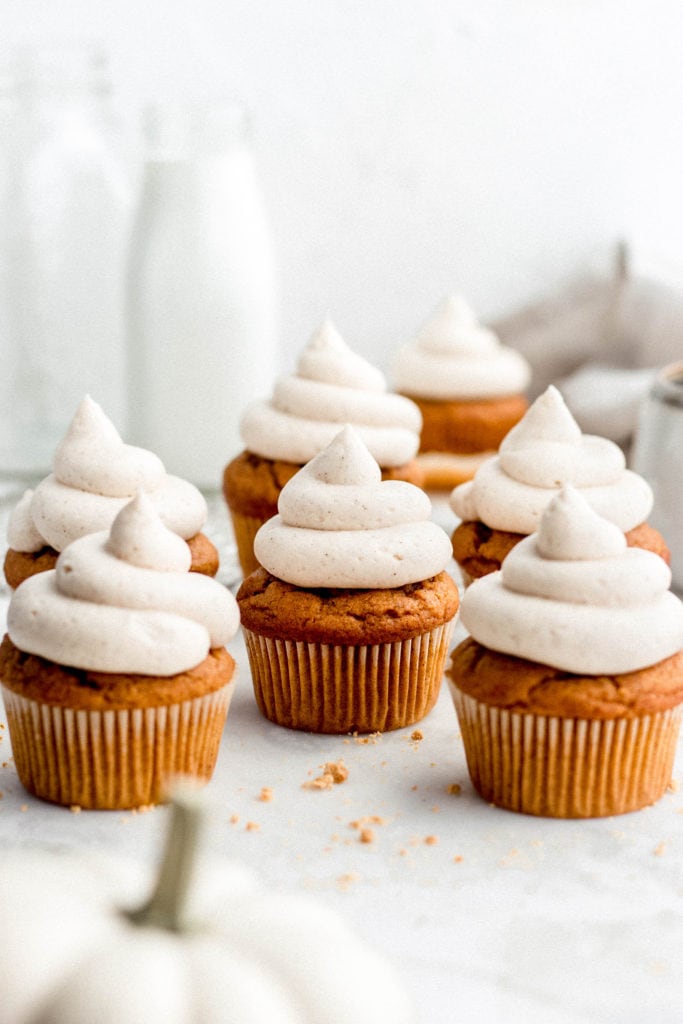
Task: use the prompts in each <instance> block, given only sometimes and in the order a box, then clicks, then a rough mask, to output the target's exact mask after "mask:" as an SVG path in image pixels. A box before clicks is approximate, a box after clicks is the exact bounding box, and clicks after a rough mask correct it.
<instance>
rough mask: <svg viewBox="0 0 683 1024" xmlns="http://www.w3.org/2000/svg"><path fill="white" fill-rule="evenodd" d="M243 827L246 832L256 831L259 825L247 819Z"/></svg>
mask: <svg viewBox="0 0 683 1024" xmlns="http://www.w3.org/2000/svg"><path fill="white" fill-rule="evenodd" d="M244 828H245V831H246V832H258V830H259V829H260V828H261V826H260V825H259V824H258V822H256V821H248V822H247V824H246V825H245V826H244Z"/></svg>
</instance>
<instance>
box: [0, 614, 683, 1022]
mask: <svg viewBox="0 0 683 1024" xmlns="http://www.w3.org/2000/svg"><path fill="white" fill-rule="evenodd" d="M6 603H7V602H6V599H5V600H4V603H3V605H2V608H1V609H0V611H1V613H2V614H3V615H4V611H5V608H6ZM231 647H232V649H233V653H234V654H235V655H236V657H237V659H238V662H239V665H240V672H239V684H238V688H237V693H236V696H235V700H234V703H233V706H232V708H231V711H230V715H229V718H228V722H227V725H226V729H225V736H224V742H223V745H222V748H221V752H220V757H219V761H218V765H217V769H216V773H215V776H214V778H213V780H212V782H211V783H210V785H209V787H208V788H207V795H208V796H209V797H210V800H211V808H212V813H211V820H210V823H209V828H208V830H207V848H208V852H209V853H214V854H219V855H221V856H225V857H228V858H231V859H234V860H238V861H240V862H242V863H244V864H246V865H248V866H249V867H251V868H252V869H254V870H256V871H257V872H258V873H259V874H260V875H261V876H262V877H263V878H264V879H265V880H266V881H267V883H268V884H269V885H271V886H274V887H282V888H286V889H288V890H293V891H301V892H304V891H305V892H307V893H309V894H310V893H312V894H314V895H315V896H316V897H317V898H318V899H320V900H322V901H324V902H325V903H327V904H329V905H331V906H333V907H335V908H336V909H338V910H339V911H340V912H341V913H343V914H344V915H345V916H346V917H347V918H348V919H349V920H350V921H351V922H352V923H353V925H354V926H355V928H356V929H357V930H358V931H359V932H360V933H362V934H363V935H364V936H365V937H366V939H367V940H368V941H369V942H371V943H372V944H373V945H374V946H375V947H376V948H378V949H380V950H383V951H384V952H385V953H386V955H387V956H389V957H390V958H391V959H392V960H393V961H394V962H396V963H397V964H398V965H399V967H400V969H401V971H402V973H403V976H404V978H405V981H406V984H407V986H408V988H409V991H410V993H411V996H412V998H413V1000H414V1003H415V1008H416V1021H417V1022H418V1024H454V1022H456V1021H457V1022H459V1024H470V1022H471V1024H475V1022H476V1024H482V1022H485V1024H488V1022H501V1024H518V1022H519V1024H522V1022H524V1024H530V1022H531V1024H536V1022H538V1024H570V1022H571V1024H574V1022H576V1024H579V1022H581V1024H598V1022H600V1024H603V1022H614V1024H617V1022H618V1024H642V1022H647V1024H669V1022H671V1024H674V1022H676V1024H678V1022H679V1021H680V1020H681V1019H682V1017H683V977H682V976H681V972H680V956H679V950H680V947H681V943H683V868H682V859H681V853H682V851H683V787H682V788H681V790H680V791H678V790H677V789H676V788H675V785H674V786H673V787H672V789H671V791H670V792H668V793H667V794H666V795H665V796H664V798H663V799H662V800H661V801H660V802H659V804H658V805H656V806H655V807H651V808H647V809H646V810H643V811H640V812H638V813H635V814H630V815H626V816H623V817H619V818H607V819H602V820H593V821H552V820H543V819H535V818H530V817H525V816H522V815H516V814H512V813H509V812H506V811H502V810H498V809H496V808H494V807H490V806H488V805H487V804H485V803H484V802H483V801H481V800H480V799H479V798H478V797H477V795H476V794H475V793H474V792H473V790H472V787H471V785H470V783H469V780H468V777H467V770H466V766H465V758H464V753H463V747H462V742H461V739H460V735H459V730H458V727H457V721H456V717H455V713H454V711H453V708H452V705H451V702H450V697H449V695H448V692H447V690H446V688H445V687H444V689H443V692H442V694H441V697H440V699H439V702H438V704H437V706H436V708H435V709H434V711H433V712H432V713H431V714H430V715H429V716H428V717H427V718H426V719H425V720H424V721H423V722H422V723H421V724H420V726H419V729H420V731H421V733H422V734H423V739H422V740H419V741H417V740H412V739H411V734H412V732H413V729H412V728H408V729H403V730H400V731H398V732H396V733H392V734H385V735H384V736H382V737H381V738H379V739H377V740H376V742H367V743H365V742H358V741H357V740H356V739H354V738H353V737H346V738H345V737H320V736H310V735H306V734H298V733H293V732H289V731H287V730H284V729H280V728H279V727H277V726H274V725H271V724H270V723H268V722H266V721H264V720H263V719H262V718H261V717H260V715H259V713H258V711H257V709H256V706H255V703H254V699H253V695H252V691H251V685H250V679H249V670H248V666H247V664H246V658H245V655H244V646H243V643H242V641H241V639H239V640H238V641H237V642H235V643H234V644H232V645H231ZM0 710H1V709H0ZM0 720H1V721H3V722H4V715H3V716H2V719H0ZM0 733H1V734H2V740H1V741H0V756H1V757H2V767H1V768H0V790H2V799H1V800H0V842H2V844H3V847H4V848H5V849H7V848H8V847H10V846H14V845H17V844H35V843H39V844H45V843H48V844H51V845H52V844H57V845H60V846H68V847H72V848H76V849H78V848H82V847H89V848H92V849H95V850H102V851H106V852H108V853H115V854H118V853H120V854H121V855H126V856H132V857H135V858H138V859H140V860H142V861H143V862H149V863H151V862H152V861H153V860H154V858H155V856H156V853H157V850H158V848H159V844H160V840H161V835H162V833H163V830H164V828H165V825H166V816H167V812H166V811H165V810H164V809H155V810H152V811H150V812H148V813H131V812H125V813H122V812H82V813H80V814H75V813H71V812H70V811H69V810H66V809H63V808H58V807H52V806H49V805H47V804H43V803H41V802H39V801H37V800H35V799H33V798H32V797H30V796H29V795H28V794H27V793H26V792H25V791H24V790H23V788H22V787H21V785H20V783H19V781H18V779H17V777H16V774H15V771H14V767H13V764H12V760H11V750H10V745H9V737H8V736H7V730H6V729H5V728H2V729H1V730H0ZM339 759H343V760H344V762H345V764H346V765H347V767H348V770H349V774H348V779H347V780H346V782H345V783H343V784H341V785H337V786H335V787H334V788H333V789H331V790H329V791H315V790H310V789H305V788H303V784H304V783H305V782H307V781H308V780H310V779H311V778H313V777H314V776H315V775H317V774H318V773H319V770H320V767H321V766H322V765H323V764H324V763H325V762H326V761H329V760H334V761H337V760H339ZM676 774H683V761H682V760H681V757H680V756H679V758H678V764H677V770H676V772H675V773H674V776H676ZM453 783H458V784H459V785H460V786H461V792H460V793H459V794H458V795H454V794H451V793H449V792H448V787H449V786H451V785H452V784H453ZM262 787H270V788H271V789H272V792H273V798H272V800H271V801H270V802H264V801H262V800H260V799H259V795H260V793H261V789H262ZM373 816H377V817H378V818H379V819H380V820H379V821H378V822H375V823H373V822H372V821H367V822H366V824H367V827H369V828H371V829H372V831H373V834H374V841H373V842H370V843H362V842H360V840H359V830H358V829H357V828H354V827H352V825H351V823H352V822H358V821H361V820H362V819H364V818H368V819H370V818H372V817H373ZM249 823H253V826H257V827H250V824H249ZM428 837H434V839H435V841H434V842H429V841H428ZM0 864H1V860H0ZM321 1024H324V1022H321Z"/></svg>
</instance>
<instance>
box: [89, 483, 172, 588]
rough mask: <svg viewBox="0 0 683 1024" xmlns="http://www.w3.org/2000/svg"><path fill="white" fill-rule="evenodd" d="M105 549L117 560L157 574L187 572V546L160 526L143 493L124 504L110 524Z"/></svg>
mask: <svg viewBox="0 0 683 1024" xmlns="http://www.w3.org/2000/svg"><path fill="white" fill-rule="evenodd" d="M107 550H108V551H111V553H112V555H115V556H116V557H117V558H119V559H120V560H121V561H124V562H129V563H130V564H131V565H139V566H141V567H142V568H145V569H156V570H158V571H159V572H189V570H190V565H191V564H192V555H191V554H190V549H189V547H188V546H187V544H186V543H185V542H184V541H183V540H181V538H180V537H179V536H178V535H177V534H176V533H171V531H170V530H168V529H166V527H165V526H164V524H163V523H162V521H161V519H160V518H159V515H158V513H157V511H156V509H155V508H154V505H153V504H152V502H151V501H150V500H149V498H148V497H146V495H145V493H144V492H143V491H138V493H137V494H136V496H135V497H134V498H133V500H132V501H131V502H130V503H129V504H128V505H124V507H123V508H122V509H121V511H120V512H119V514H118V515H117V517H116V519H115V520H114V522H113V523H112V527H111V530H110V532H109V539H108V540H107Z"/></svg>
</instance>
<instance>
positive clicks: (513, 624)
mask: <svg viewBox="0 0 683 1024" xmlns="http://www.w3.org/2000/svg"><path fill="white" fill-rule="evenodd" d="M670 584H671V572H670V570H669V568H668V566H667V565H666V563H665V562H664V561H663V559H661V558H660V557H659V556H658V555H655V554H653V553H652V552H650V551H644V550H642V549H640V548H629V547H627V544H626V538H625V537H624V534H623V532H622V531H621V530H620V529H619V528H618V527H616V526H615V525H614V524H613V523H610V522H609V521H608V520H606V519H604V518H603V517H601V516H599V515H598V514H597V513H596V512H595V511H594V510H593V509H592V508H591V507H590V505H589V504H588V503H587V501H586V500H585V498H583V497H582V495H581V492H580V491H579V490H577V489H576V488H575V487H573V486H572V485H571V484H566V485H565V486H564V487H563V488H562V490H561V491H560V492H559V493H558V494H557V495H556V496H555V497H554V498H553V499H552V500H551V502H550V503H549V505H548V507H547V509H546V511H545V512H544V513H543V516H542V518H541V522H540V525H539V529H538V532H537V533H535V534H533V535H532V536H530V537H526V538H525V539H524V540H522V541H520V543H519V544H517V545H516V547H515V548H513V550H512V551H511V552H510V554H509V555H508V556H507V558H506V559H505V561H504V562H503V566H502V569H501V570H500V571H499V572H495V573H491V574H489V575H488V576H484V577H482V578H481V579H479V580H476V581H475V582H473V583H472V584H471V585H470V586H469V587H468V588H467V591H466V593H465V596H464V598H463V602H462V612H461V614H462V621H463V624H464V625H465V627H466V628H467V629H468V630H469V632H470V633H471V635H472V636H473V637H474V639H475V640H476V641H477V642H478V643H480V644H482V645H483V646H485V647H489V648H491V649H492V650H495V651H500V652H502V653H505V654H512V655H514V656H516V657H519V658H526V659H528V660H530V661H536V662H540V663H541V664H544V665H550V666H552V667H553V668H557V669H561V670H564V671H567V672H573V673H577V674H585V675H615V674H619V673H625V672H635V671H637V670H638V669H642V668H646V667H648V666H650V665H655V664H657V662H659V661H663V660H664V659H665V658H668V657H670V656H671V655H673V654H675V653H676V652H677V651H679V650H680V649H681V648H682V647H683V604H682V603H681V602H680V601H679V599H678V598H677V597H676V596H675V595H674V594H672V593H671V592H670V590H669V586H670Z"/></svg>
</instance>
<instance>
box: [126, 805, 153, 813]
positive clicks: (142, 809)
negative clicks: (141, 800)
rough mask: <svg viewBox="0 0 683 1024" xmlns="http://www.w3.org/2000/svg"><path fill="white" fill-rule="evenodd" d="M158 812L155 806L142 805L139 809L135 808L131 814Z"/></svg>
mask: <svg viewBox="0 0 683 1024" xmlns="http://www.w3.org/2000/svg"><path fill="white" fill-rule="evenodd" d="M154 810H156V805H155V804H140V806H139V807H133V808H132V810H131V814H149V813H150V811H154Z"/></svg>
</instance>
